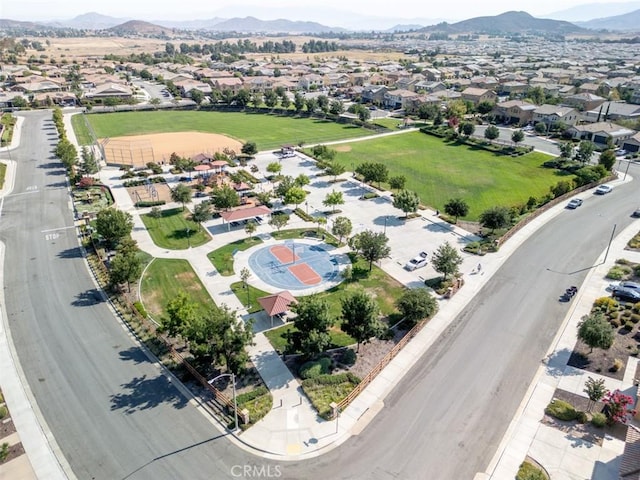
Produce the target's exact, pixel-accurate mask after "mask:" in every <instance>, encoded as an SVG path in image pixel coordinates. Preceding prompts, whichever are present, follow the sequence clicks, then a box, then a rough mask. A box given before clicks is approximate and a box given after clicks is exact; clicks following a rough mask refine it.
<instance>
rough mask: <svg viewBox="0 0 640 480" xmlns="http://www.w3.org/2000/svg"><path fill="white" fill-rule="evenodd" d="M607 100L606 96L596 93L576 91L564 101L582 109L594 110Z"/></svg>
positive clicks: (563, 100)
mask: <svg viewBox="0 0 640 480" xmlns="http://www.w3.org/2000/svg"><path fill="white" fill-rule="evenodd" d="M605 101H606V98H602V97H599V96H598V95H596V94H594V93H575V94H573V95H569V96H568V97H564V98H563V99H562V102H563V103H565V104H567V105H570V106H572V107H575V108H577V109H578V110H580V111H585V110H593V109H594V108H597V107H599V106H600V105H602V104H603V103H604V102H605Z"/></svg>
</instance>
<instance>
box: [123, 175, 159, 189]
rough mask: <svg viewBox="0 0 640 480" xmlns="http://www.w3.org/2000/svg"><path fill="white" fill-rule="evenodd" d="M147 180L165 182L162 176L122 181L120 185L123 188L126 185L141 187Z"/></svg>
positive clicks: (126, 186)
mask: <svg viewBox="0 0 640 480" xmlns="http://www.w3.org/2000/svg"><path fill="white" fill-rule="evenodd" d="M148 182H151V183H167V181H166V180H165V178H164V177H149V178H145V179H144V180H129V181H127V182H123V183H122V185H123V186H124V187H125V188H128V187H141V186H142V185H146V184H147V183H148Z"/></svg>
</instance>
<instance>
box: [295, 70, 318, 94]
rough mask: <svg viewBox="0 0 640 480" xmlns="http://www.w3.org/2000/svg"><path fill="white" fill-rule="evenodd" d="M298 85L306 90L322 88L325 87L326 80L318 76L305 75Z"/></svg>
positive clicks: (313, 74) (312, 74)
mask: <svg viewBox="0 0 640 480" xmlns="http://www.w3.org/2000/svg"><path fill="white" fill-rule="evenodd" d="M298 85H299V86H300V88H303V89H304V90H313V89H317V88H322V87H323V86H324V79H323V78H322V77H321V76H320V75H318V74H315V73H310V74H308V75H303V76H302V77H301V78H300V81H299V82H298Z"/></svg>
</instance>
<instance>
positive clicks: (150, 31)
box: [106, 20, 172, 35]
mask: <svg viewBox="0 0 640 480" xmlns="http://www.w3.org/2000/svg"><path fill="white" fill-rule="evenodd" d="M106 30H108V31H110V32H113V33H115V34H116V35H169V34H171V33H172V32H171V29H169V28H166V27H161V26H160V25H155V24H153V23H149V22H143V21H141V20H129V21H128V22H125V23H122V24H120V25H116V26H114V27H111V28H108V29H106Z"/></svg>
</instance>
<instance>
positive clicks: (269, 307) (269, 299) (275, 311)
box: [258, 290, 298, 317]
mask: <svg viewBox="0 0 640 480" xmlns="http://www.w3.org/2000/svg"><path fill="white" fill-rule="evenodd" d="M258 303H260V305H261V306H262V308H264V309H265V311H266V312H267V315H269V316H270V317H273V316H274V315H279V314H281V313H284V312H286V311H288V310H289V306H290V305H291V304H292V303H298V301H297V300H296V299H295V298H294V296H293V295H291V293H290V292H288V291H287V290H283V291H282V292H278V293H274V294H273V295H269V296H266V297H262V298H259V299H258Z"/></svg>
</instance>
